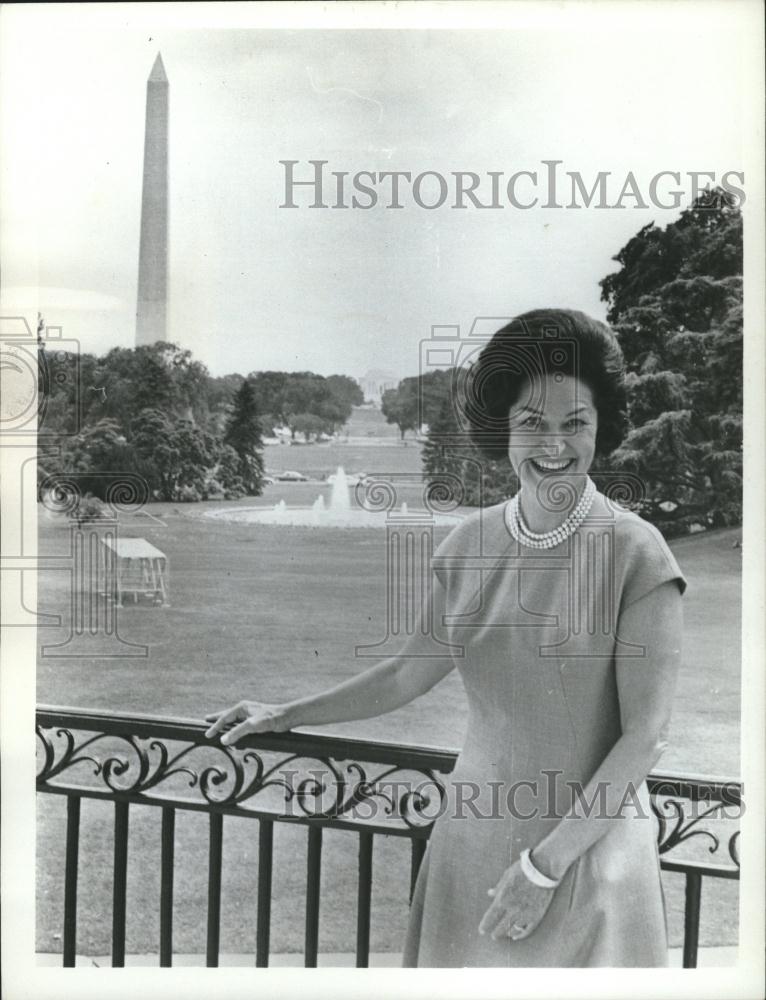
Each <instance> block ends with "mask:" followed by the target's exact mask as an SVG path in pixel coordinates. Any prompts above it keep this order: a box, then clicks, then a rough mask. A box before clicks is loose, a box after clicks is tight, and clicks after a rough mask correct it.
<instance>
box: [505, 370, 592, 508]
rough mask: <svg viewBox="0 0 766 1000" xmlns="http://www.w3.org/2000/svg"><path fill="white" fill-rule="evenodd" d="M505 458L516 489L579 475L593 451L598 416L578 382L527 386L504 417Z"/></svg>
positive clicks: (563, 378) (559, 379) (560, 379)
mask: <svg viewBox="0 0 766 1000" xmlns="http://www.w3.org/2000/svg"><path fill="white" fill-rule="evenodd" d="M508 418H509V424H510V436H509V439H508V457H509V458H510V460H511V465H512V466H513V469H514V471H515V473H516V475H517V476H518V477H519V483H520V484H521V486H525V485H526V486H528V487H530V488H531V490H532V492H535V491H536V489H537V487H538V485H539V484H540V482H541V480H542V479H543V478H545V477H548V476H558V475H560V476H562V477H563V478H566V479H567V480H569V481H570V482H571V477H572V476H575V475H577V474H578V473H579V474H584V473H586V472H587V471H588V469H589V468H590V466H591V463H592V461H593V455H594V453H595V450H596V430H597V428H598V413H597V411H596V405H595V403H594V402H593V394H592V393H591V391H590V389H589V388H588V386H587V385H585V383H584V382H581V381H580V380H579V379H576V378H572V377H571V376H569V375H560V374H559V375H545V376H541V377H540V378H535V379H533V380H531V381H528V382H527V383H526V384H525V385H524V386H523V387H522V390H521V392H520V393H519V398H518V399H517V400H516V401H515V402H514V404H513V405H512V406H511V408H510V410H509V411H508Z"/></svg>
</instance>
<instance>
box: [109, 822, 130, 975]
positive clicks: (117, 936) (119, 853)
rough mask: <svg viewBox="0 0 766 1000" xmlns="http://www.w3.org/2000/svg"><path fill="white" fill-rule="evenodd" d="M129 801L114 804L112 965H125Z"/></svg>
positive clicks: (118, 966)
mask: <svg viewBox="0 0 766 1000" xmlns="http://www.w3.org/2000/svg"><path fill="white" fill-rule="evenodd" d="M129 808H130V807H129V805H128V803H127V802H115V804H114V885H113V887H112V967H113V968H122V967H123V966H124V965H125V906H126V900H127V888H128V809H129Z"/></svg>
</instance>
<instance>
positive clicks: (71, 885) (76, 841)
mask: <svg viewBox="0 0 766 1000" xmlns="http://www.w3.org/2000/svg"><path fill="white" fill-rule="evenodd" d="M79 850H80V796H79V795H68V796H67V800H66V862H65V868H64V942H63V950H64V968H67V969H71V968H74V964H75V958H76V953H77V862H78V855H79Z"/></svg>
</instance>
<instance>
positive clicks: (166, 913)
mask: <svg viewBox="0 0 766 1000" xmlns="http://www.w3.org/2000/svg"><path fill="white" fill-rule="evenodd" d="M175 832H176V811H175V809H173V808H172V807H170V806H163V809H162V854H161V859H160V870H161V887H160V966H162V967H163V968H167V967H169V966H171V965H172V964H173V863H174V854H175Z"/></svg>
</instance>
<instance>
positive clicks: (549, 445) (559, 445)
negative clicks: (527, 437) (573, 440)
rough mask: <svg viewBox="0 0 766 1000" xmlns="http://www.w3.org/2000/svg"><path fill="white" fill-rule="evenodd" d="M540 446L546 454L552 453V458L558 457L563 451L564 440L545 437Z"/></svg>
mask: <svg viewBox="0 0 766 1000" xmlns="http://www.w3.org/2000/svg"><path fill="white" fill-rule="evenodd" d="M540 447H541V448H542V450H543V451H544V452H545V454H546V455H550V457H551V458H556V457H557V456H558V455H559V454H560V452H561V451H562V449H563V447H564V445H563V442H561V441H559V440H557V439H554V438H544V439H543V440H542V441H541V442H540Z"/></svg>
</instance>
